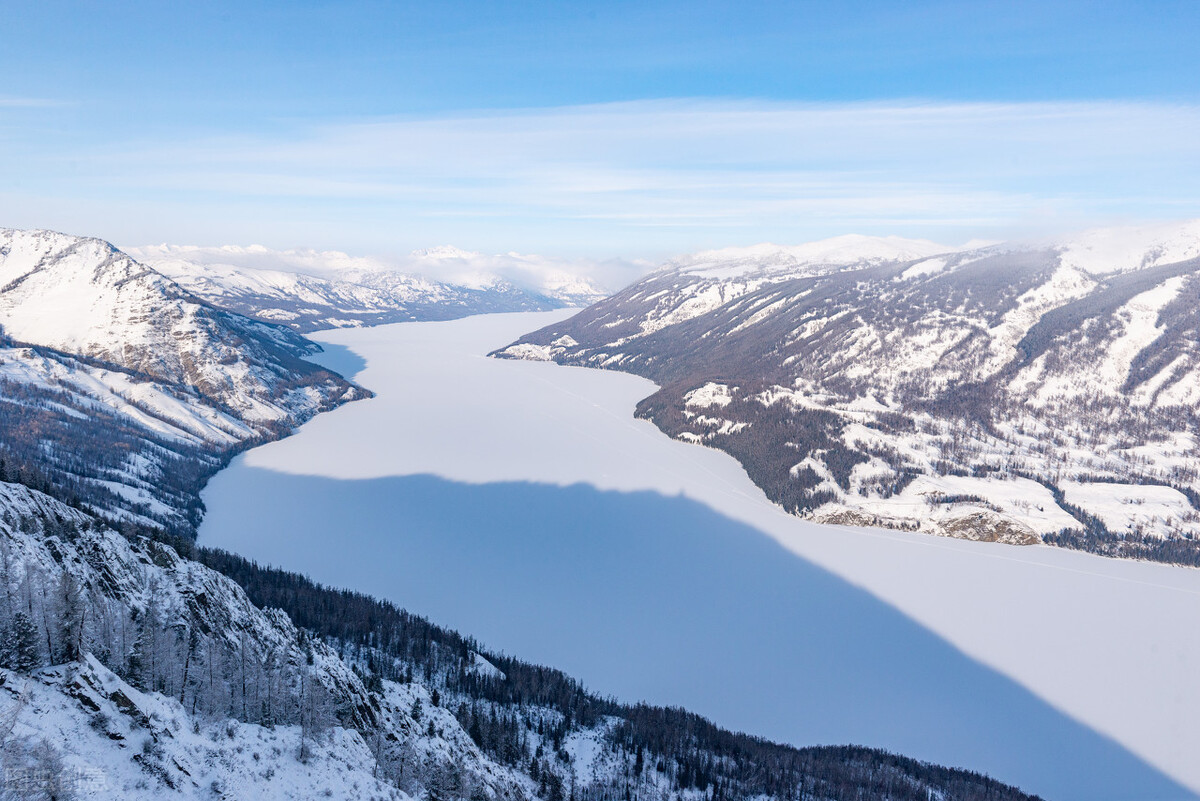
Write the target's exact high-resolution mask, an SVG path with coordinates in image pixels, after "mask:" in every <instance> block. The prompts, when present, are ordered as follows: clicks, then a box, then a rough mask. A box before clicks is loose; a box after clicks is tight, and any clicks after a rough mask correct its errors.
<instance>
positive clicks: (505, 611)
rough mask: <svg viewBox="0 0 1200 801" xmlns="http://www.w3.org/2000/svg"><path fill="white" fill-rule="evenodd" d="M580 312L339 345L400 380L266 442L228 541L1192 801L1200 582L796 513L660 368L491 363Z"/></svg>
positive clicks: (1033, 512)
mask: <svg viewBox="0 0 1200 801" xmlns="http://www.w3.org/2000/svg"><path fill="white" fill-rule="evenodd" d="M561 317H562V314H561V313H550V314H544V315H505V316H496V317H480V318H471V319H467V320H461V321H457V322H453V323H426V324H403V325H396V326H386V327H380V328H376V329H367V330H359V331H337V332H329V333H326V334H322V335H321V337H320V338H321V339H322V341H326V342H329V343H332V344H336V345H341V346H346V347H349V348H350V349H351V350H353V351H354V352H356V353H358V354H360V355H361V356H362V357H363V358H364V359H365V360H366V363H367V366H366V369H365V370H364V371H363V372H361V373H360V374H359V375H358V376H357V379H358V380H359V381H361V382H362V384H363V385H364V386H366V387H369V388H371V389H373V390H375V391H376V392H377V393H378V397H376V398H375V399H374V400H371V401H367V402H364V403H356V404H351V405H349V406H346V407H342V408H339V409H337V410H335V411H333V412H331V413H329V414H326V415H321V416H320V417H318V418H317V419H315V420H313V421H311V422H310V423H308V424H306V425H305V426H304V427H303V428H302V429H301V431H300V432H299V434H297V435H296V436H294V437H291V438H289V439H285V440H282V441H279V442H275V443H272V444H269V445H266V446H264V447H261V448H257V449H255V450H253V451H250V452H248V453H247V454H244V455H243V456H241V457H239V458H238V459H237V460H236V461H235V463H234V465H233V466H232V467H231V468H229V469H228V470H227V471H224V472H222V473H221V474H219V475H218V476H217V477H216V478H215V479H214V480H213V482H212V483H211V484H210V489H209V490H208V491H207V492H206V494H205V501H206V503H207V505H208V509H209V514H208V518H207V520H206V522H205V525H204V527H203V529H202V531H201V541H202V542H205V543H208V544H212V545H218V546H223V547H227V548H231V549H233V550H236V551H239V552H241V553H243V554H245V555H247V556H249V557H251V558H256V559H259V560H265V561H274V562H282V563H283V564H284V565H285V566H287V567H290V568H293V569H298V570H301V571H304V572H308V573H310V574H311V575H312V576H313V577H314V578H315V579H317V580H320V581H324V582H328V583H333V584H350V585H353V586H355V587H356V588H358V589H361V590H364V591H367V592H372V593H377V594H380V595H383V596H387V597H390V598H393V599H394V600H396V601H397V602H399V603H402V604H404V605H406V606H408V607H409V608H412V609H414V610H416V611H420V612H423V613H426V614H430V615H432V616H433V617H434V618H435V619H436V620H438V621H439V622H443V623H445V624H448V625H452V626H454V627H456V628H459V629H462V630H464V631H468V632H470V633H472V634H475V635H477V636H479V637H481V638H482V639H483V640H484V641H485V642H488V643H489V644H490V645H492V646H493V647H497V648H502V649H504V650H507V651H510V652H515V653H520V654H521V655H522V656H523V657H525V658H528V659H533V660H537V661H542V662H545V663H548V664H554V665H556V666H558V667H562V668H564V669H566V670H568V671H569V672H571V673H573V674H575V675H578V676H580V677H581V678H583V680H584V681H585V682H587V683H588V684H589V685H590V686H592V687H593V688H594V689H597V690H599V691H601V692H605V693H608V692H612V693H616V694H618V695H620V696H621V697H623V698H627V699H630V700H632V699H637V698H646V699H649V700H653V701H657V702H663V703H675V704H683V705H686V706H688V707H689V708H693V709H694V710H696V711H698V712H700V713H702V714H707V715H711V716H713V717H714V718H715V719H716V720H717V721H718V722H720V723H722V724H725V725H729V726H732V727H734V728H738V729H743V730H748V731H753V732H754V733H756V734H761V735H765V736H768V737H773V738H778V739H784V740H788V741H792V742H799V743H813V742H849V741H853V742H860V743H867V744H871V745H880V746H884V747H888V748H891V749H894V750H898V751H900V752H903V753H906V754H909V755H912V756H916V757H919V758H922V759H931V760H936V761H939V762H943V763H950V764H958V765H967V766H969V767H971V768H974V769H977V770H984V771H987V772H989V773H991V774H993V775H996V776H998V777H999V778H1001V779H1004V780H1006V781H1013V782H1017V783H1019V784H1021V785H1022V786H1024V787H1026V789H1028V790H1031V791H1034V792H1039V793H1043V794H1045V795H1047V796H1051V797H1055V798H1066V799H1072V798H1075V799H1093V798H1118V797H1123V798H1142V797H1150V796H1148V795H1146V794H1147V793H1158V794H1160V795H1170V794H1172V793H1174V794H1176V795H1179V794H1181V793H1183V791H1179V790H1172V791H1166V790H1162V789H1161V786H1160V785H1156V782H1158V781H1160V779H1156V778H1155V777H1156V776H1158V774H1156V773H1154V772H1153V771H1154V770H1159V771H1162V772H1164V773H1165V774H1166V775H1169V776H1171V777H1173V778H1174V779H1176V780H1178V781H1181V782H1183V783H1185V784H1186V785H1188V786H1190V787H1191V788H1192V789H1193V790H1195V789H1200V762H1197V760H1196V759H1195V758H1194V757H1195V754H1196V753H1197V751H1198V750H1200V726H1197V725H1196V720H1198V719H1200V683H1198V682H1197V681H1196V680H1195V677H1196V675H1197V674H1198V672H1200V638H1196V637H1193V636H1189V634H1188V632H1193V631H1196V630H1200V628H1198V627H1200V603H1197V601H1198V600H1200V571H1198V570H1191V569H1185V568H1178V567H1170V566H1165V565H1160V564H1146V563H1137V562H1129V561H1115V560H1109V559H1104V558H1101V557H1095V556H1091V555H1087V554H1082V553H1078V552H1071V551H1065V550H1060V549H1054V548H1048V547H1039V546H1027V547H1014V546H1006V545H1001V544H994V543H977V542H967V541H962V540H950V539H945V538H936V537H929V536H925V535H920V534H905V533H901V532H896V531H886V530H878V529H861V528H839V527H826V526H820V525H816V524H813V523H809V522H805V521H803V520H800V519H798V518H796V517H794V516H791V515H787V514H785V513H784V512H783V511H782V510H780V509H779V508H778V507H776V506H774V505H772V504H770V503H769V502H767V501H766V499H765V498H764V497H763V495H762V492H761V491H760V490H759V489H758V488H757V487H755V486H754V485H753V484H752V483H751V482H750V480H749V479H748V478H747V476H746V475H745V473H744V472H743V471H742V470H741V468H740V467H739V466H738V465H737V464H736V463H735V462H734V461H733V460H732V459H731V458H730V457H728V456H727V455H725V454H722V453H719V452H717V451H714V450H710V449H707V448H696V447H694V446H692V445H689V444H687V443H684V442H679V441H674V440H671V439H669V438H667V437H665V436H663V435H662V434H661V433H660V432H659V431H657V430H656V429H655V428H654V427H653V426H652V425H651V424H650V423H647V422H645V421H639V420H636V419H634V418H633V415H632V412H633V408H634V406H635V404H636V402H637V401H638V400H639V399H641V398H642V397H645V396H646V395H648V394H650V393H651V392H652V391H654V386H653V385H652V384H651V383H649V382H647V381H645V380H642V379H639V378H636V377H633V376H630V375H626V374H618V373H613V372H606V371H593V370H585V369H578V368H563V367H558V366H556V365H553V364H545V363H535V362H519V361H509V360H489V359H486V358H483V357H482V356H481V355H480V354H483V353H486V352H488V351H489V350H491V349H493V348H495V347H498V346H502V345H504V344H505V343H507V342H511V341H512V340H513V339H515V338H516V337H517V336H519V335H520V334H522V333H524V332H526V331H529V330H533V329H536V328H539V327H541V326H543V325H546V324H548V323H550V322H552V321H554V320H556V319H561ZM414 388H419V390H418V391H414ZM790 394H791V393H790V392H788V391H787V390H776V391H775V395H776V397H784V396H785V395H790ZM793 397H797V398H798V397H802V396H801V395H800V394H799V393H796V395H795V396H793ZM971 489H972V486H971V484H970V483H969V482H968V481H962V480H951V479H946V480H944V481H942V482H940V484H939V483H937V482H935V483H933V484H929V483H926V484H923V485H922V484H916V482H914V485H913V487H910V490H911V491H910V492H909V493H906V494H904V495H902V496H901V498H900V499H899V502H905V503H911V504H912V505H913V507H914V512H913V513H914V514H918V513H919V512H918V510H919V509H920V508H921V507H922V505H925V506H927V505H928V503H927V501H926V500H925V498H926V493H927V492H929V491H933V490H938V491H941V492H945V493H947V494H949V493H952V492H954V493H956V492H968V493H969V492H970V491H971ZM1002 489H1003V490H1004V491H1005V492H1007V493H1008V495H1007V496H1006V497H1008V498H1010V499H1011V500H1010V501H1006V503H1007V502H1011V503H1012V504H1018V503H1020V502H1022V501H1024V502H1028V503H1029V504H1030V506H1031V508H1030V509H1029V510H1027V516H1028V519H1030V520H1031V521H1032V523H1036V524H1037V525H1038V527H1039V529H1041V530H1049V529H1050V528H1052V527H1053V526H1054V525H1055V524H1056V522H1057V521H1059V520H1061V517H1059V512H1056V511H1055V509H1054V508H1053V506H1052V505H1048V504H1046V500H1047V499H1046V498H1045V497H1042V495H1044V493H1043V494H1042V495H1039V494H1038V492H1037V490H1036V489H1034V488H1032V487H1030V486H1028V485H1027V484H1021V483H1019V482H1016V481H1014V482H1008V483H1007V484H1006V485H1005V486H1004V487H1002ZM598 491H599V494H597V492H598ZM647 491H649V493H647ZM989 494H990V495H993V496H994V493H993V492H989ZM1150 502H1151V499H1149V498H1147V499H1146V503H1150ZM1156 502H1159V503H1167V501H1165V500H1163V499H1158V501H1156ZM1039 506H1040V507H1041V508H1040V509H1038V508H1036V507H1039ZM264 507H266V508H270V509H272V511H271V513H270V514H269V515H264V514H256V513H255V511H254V510H257V509H262V508H264ZM743 526H745V527H743ZM826 570H827V571H829V573H825V572H824V571H826ZM700 666H703V667H700ZM991 670H994V671H996V673H995V674H993V673H991V672H990V671H991ZM1009 680H1011V681H1012V682H1015V684H1013V685H1010V684H1008V683H1007V682H1008V681H1009ZM1100 738H1111V739H1100ZM1139 759H1140V760H1144V761H1145V764H1143V763H1141V762H1138V760H1139ZM1147 766H1149V767H1147ZM1155 786H1160V789H1158V790H1149V789H1147V788H1151V787H1155Z"/></svg>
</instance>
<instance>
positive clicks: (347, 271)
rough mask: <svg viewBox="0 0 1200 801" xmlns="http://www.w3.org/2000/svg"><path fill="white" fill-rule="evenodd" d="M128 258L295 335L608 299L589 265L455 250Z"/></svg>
mask: <svg viewBox="0 0 1200 801" xmlns="http://www.w3.org/2000/svg"><path fill="white" fill-rule="evenodd" d="M129 252H130V253H131V254H132V255H133V256H135V257H136V258H138V259H139V260H141V261H142V262H144V263H146V264H148V265H150V266H151V267H153V268H154V269H155V270H157V271H159V272H161V273H163V274H164V275H166V276H168V277H170V278H171V279H172V280H173V281H175V282H176V283H177V284H179V285H180V286H182V287H184V288H185V289H187V290H188V291H189V292H191V293H192V294H194V295H196V296H197V297H199V298H203V299H204V300H206V301H208V302H210V303H212V304H214V305H216V306H220V307H221V308H225V309H229V310H231V311H236V312H238V313H240V314H245V315H247V316H249V317H255V318H257V319H260V320H265V321H269V322H274V323H279V324H282V325H286V326H288V327H290V328H292V329H294V330H296V331H300V332H309V331H316V330H319V329H322V328H345V327H355V326H363V325H380V324H383V323H396V322H408V321H412V320H447V319H453V318H456V317H465V316H467V315H471V314H484V313H488V312H515V311H545V310H549V309H558V308H562V307H565V306H586V305H588V304H589V303H593V302H595V301H597V300H599V299H600V298H602V297H604V296H605V295H607V294H608V290H606V289H605V288H603V287H602V286H601V285H600V284H599V283H598V282H597V281H596V280H595V279H592V278H589V277H587V276H586V275H581V274H580V270H584V269H585V268H586V265H584V266H580V265H571V264H567V263H560V262H554V261H551V260H547V259H543V258H541V257H538V256H523V255H520V254H515V253H510V254H505V255H500V256H485V255H483V254H481V253H473V252H468V251H463V250H459V249H457V248H452V247H439V248H431V249H427V250H420V251H416V252H414V253H411V254H409V256H408V257H407V258H405V259H402V260H399V262H398V263H385V262H383V261H380V260H377V259H369V258H359V257H351V256H347V255H346V254H344V253H338V252H331V251H326V252H322V251H311V250H290V251H273V250H268V249H266V248H262V247H249V248H243V247H219V248H198V247H180V246H171V245H159V246H151V247H141V248H131V249H130V250H129Z"/></svg>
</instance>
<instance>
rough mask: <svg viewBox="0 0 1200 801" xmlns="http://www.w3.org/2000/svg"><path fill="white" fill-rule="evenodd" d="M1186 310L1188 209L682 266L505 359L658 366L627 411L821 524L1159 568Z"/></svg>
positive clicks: (1180, 469)
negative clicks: (1010, 235)
mask: <svg viewBox="0 0 1200 801" xmlns="http://www.w3.org/2000/svg"><path fill="white" fill-rule="evenodd" d="M939 251H940V252H939ZM1198 299H1200V222H1188V223H1183V224H1174V225H1159V226H1150V227H1143V228H1128V229H1104V230H1093V231H1087V232H1084V233H1083V234H1080V235H1078V236H1075V237H1070V238H1067V239H1064V240H1062V241H1058V242H1050V243H1038V244H1034V245H1024V244H1008V245H992V246H988V247H984V248H980V249H975V250H967V251H957V252H947V250H946V249H943V248H939V247H938V246H936V245H934V244H932V243H923V242H902V241H900V242H898V241H895V240H878V239H871V238H867V237H841V238H838V239H835V240H828V241H825V242H819V243H813V244H810V245H804V246H799V247H795V248H781V247H777V246H773V245H769V246H759V247H755V248H749V249H733V250H725V251H712V252H708V253H703V254H697V255H695V256H691V257H686V258H682V259H678V260H676V261H675V262H672V263H671V264H668V265H667V266H666V267H665V268H663V269H662V270H660V271H658V272H656V273H653V274H651V275H649V276H647V277H646V278H645V279H643V280H642V281H640V282H638V283H636V284H634V285H632V286H631V287H629V288H627V289H625V290H623V291H622V292H620V293H618V294H617V295H614V296H612V297H611V298H608V299H606V300H604V301H601V302H599V303H597V304H595V305H594V306H592V307H590V308H588V309H586V310H585V311H583V312H581V313H580V314H578V315H576V316H575V317H573V318H571V319H570V320H567V321H565V322H563V323H560V324H555V325H552V326H549V327H547V328H546V329H543V330H542V331H539V332H536V333H534V334H531V335H528V336H526V337H523V338H521V339H520V340H519V341H518V342H517V343H514V345H513V346H511V347H510V348H508V349H505V350H503V351H502V352H501V354H500V355H505V356H510V357H517V358H540V359H553V360H555V361H558V362H561V363H566V364H581V365H587V366H594V367H608V368H615V369H621V370H626V371H630V372H633V373H636V374H639V375H643V376H646V377H649V378H651V379H653V380H654V381H655V382H656V383H658V384H660V385H661V387H662V389H661V390H660V391H659V392H658V393H656V394H655V395H653V396H652V397H650V398H648V399H647V400H646V401H645V402H644V403H643V404H642V406H641V407H640V409H639V413H640V414H642V415H643V416H646V417H648V418H650V419H652V420H654V422H655V423H656V424H658V425H659V426H660V427H661V428H663V429H664V430H665V431H667V432H668V433H670V434H672V435H674V436H677V437H679V438H682V439H686V440H688V441H692V442H701V443H704V444H708V445H712V446H714V447H717V448H721V449H723V450H726V451H728V452H730V453H732V454H733V455H735V456H737V457H738V458H739V459H740V460H741V461H742V462H743V464H744V465H745V466H746V468H747V470H748V472H749V473H750V474H751V476H752V477H753V478H754V480H755V481H756V482H757V483H758V484H759V485H760V486H762V487H763V488H764V490H765V491H766V492H767V494H768V495H769V496H770V497H772V498H773V499H774V500H776V501H777V502H779V503H781V504H782V505H784V506H785V508H787V509H789V510H791V511H794V512H798V513H801V514H804V515H806V516H811V517H813V518H815V519H818V520H824V521H827V522H838V523H853V524H867V525H885V526H892V527H895V528H901V529H920V530H923V531H929V532H933V533H939V534H946V535H951V536H961V537H966V538H969V539H999V540H1003V541H1009V542H1036V541H1039V540H1042V539H1044V538H1047V537H1049V538H1051V539H1055V538H1061V537H1065V538H1066V541H1067V544H1075V545H1080V544H1083V540H1080V539H1079V538H1080V537H1081V536H1083V532H1085V531H1086V532H1088V534H1089V536H1092V537H1093V538H1100V540H1103V541H1104V543H1105V544H1104V545H1103V546H1101V545H1099V544H1097V541H1093V542H1092V543H1091V544H1090V545H1088V546H1087V547H1090V548H1093V549H1101V550H1104V549H1107V550H1108V551H1112V552H1121V553H1126V554H1128V555H1137V556H1148V557H1151V558H1157V557H1162V556H1163V555H1164V554H1168V550H1164V547H1163V546H1160V545H1158V544H1156V543H1158V542H1160V541H1161V540H1163V539H1164V538H1173V539H1179V538H1187V537H1197V536H1200V510H1198V509H1197V507H1196V504H1197V502H1198V501H1200V479H1198V478H1197V477H1198V476H1200V454H1197V453H1196V450H1195V445H1196V441H1197V436H1200V423H1198V422H1197V421H1198V419H1200V418H1197V412H1198V411H1200V378H1198V376H1200V348H1198V347H1197V342H1198V341H1200V317H1198V313H1197V308H1198V306H1197V300H1198ZM698 391H702V394H703V396H704V397H709V398H717V397H719V398H724V399H729V401H730V402H726V403H723V404H717V403H715V402H711V403H708V404H700V403H699V402H698V401H696V398H697V397H698V396H697V395H696V394H695V393H697V392H698ZM714 393H717V394H714ZM917 479H919V480H917ZM1066 482H1074V484H1073V485H1072V486H1075V485H1087V487H1089V488H1084V489H1080V488H1079V487H1075V488H1074V489H1073V491H1072V493H1071V497H1070V498H1064V496H1063V494H1062V487H1060V486H1059V485H1060V484H1061V485H1063V487H1065V486H1066ZM1114 483H1115V484H1120V485H1134V486H1137V487H1142V489H1130V488H1128V487H1124V488H1123V489H1122V492H1121V495H1120V497H1121V500H1119V501H1118V500H1116V499H1115V497H1114V493H1111V492H1107V491H1106V490H1105V487H1106V486H1108V485H1111V484H1114ZM1164 492H1168V493H1174V494H1172V495H1171V499H1172V500H1171V501H1170V502H1169V503H1166V504H1165V505H1164V503H1163V502H1161V501H1160V500H1156V499H1159V497H1160V496H1161V495H1162V494H1163V493H1164ZM1181 499H1182V500H1181ZM1130 504H1133V505H1141V506H1144V507H1145V508H1146V509H1151V508H1153V509H1154V510H1156V511H1155V512H1153V513H1146V514H1128V513H1126V509H1125V507H1128V506H1129V505H1130ZM1064 530H1065V531H1068V532H1074V533H1073V534H1063V535H1060V532H1063V531H1064ZM1130 549H1133V550H1130ZM1156 555H1157V556H1156ZM1168 555H1169V556H1170V559H1172V560H1175V561H1177V560H1178V559H1179V558H1180V557H1179V553H1178V550H1177V549H1174V548H1172V549H1169V554H1168ZM1196 558H1198V559H1200V552H1198V553H1197V554H1196ZM1192 559H1193V557H1190V556H1189V557H1186V558H1185V561H1189V563H1190V561H1191V560H1192Z"/></svg>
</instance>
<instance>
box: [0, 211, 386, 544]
mask: <svg viewBox="0 0 1200 801" xmlns="http://www.w3.org/2000/svg"><path fill="white" fill-rule="evenodd" d="M0 333H2V334H3V337H2V338H0V380H3V381H4V382H5V384H6V392H5V393H4V394H3V396H2V397H0V431H2V432H3V434H4V436H3V438H2V439H0V443H2V444H3V445H4V448H3V450H4V451H5V453H4V454H0V455H2V456H5V457H6V458H7V459H8V461H9V462H10V463H17V464H27V465H30V466H35V467H36V469H39V470H42V471H45V472H46V473H47V474H48V475H49V476H51V477H53V478H54V480H56V481H58V482H61V483H63V484H64V485H70V486H72V487H73V491H75V492H77V493H78V494H79V495H80V497H82V498H83V499H85V500H86V501H88V502H90V503H92V508H94V509H96V510H97V511H102V512H104V513H106V514H111V515H114V516H117V517H125V518H133V519H136V520H138V521H140V522H146V523H155V524H158V525H167V526H170V527H173V528H181V529H186V528H187V527H189V526H192V525H194V524H195V523H196V522H197V519H198V518H197V515H198V513H199V500H198V497H197V496H196V494H197V493H198V492H199V487H200V485H201V483H202V481H203V476H204V473H205V471H208V470H211V469H212V467H213V466H214V465H215V464H216V463H218V462H219V460H220V458H221V454H223V453H228V452H229V451H230V449H233V448H237V447H240V446H241V445H243V444H246V443H250V442H254V441H259V440H261V439H263V438H269V437H273V436H278V435H279V434H281V433H283V432H286V431H287V430H289V429H290V428H292V427H293V426H295V425H297V424H299V423H301V422H303V421H304V420H306V419H308V418H310V417H312V416H313V415H314V414H316V413H318V412H319V411H322V410H324V409H328V408H332V407H333V406H335V405H337V404H339V403H343V402H345V401H349V400H353V399H355V398H358V397H363V396H364V395H365V394H367V393H364V392H363V391H362V390H360V389H358V388H357V387H354V386H353V385H351V384H349V383H348V382H347V381H345V380H344V379H342V378H341V377H340V376H337V375H335V374H333V373H330V372H329V371H327V370H325V369H323V368H320V367H318V366H317V365H315V364H312V363H310V362H308V361H305V357H307V356H309V355H311V354H313V353H315V352H317V351H318V350H319V347H318V346H316V345H315V344H314V343H312V342H310V341H308V340H306V339H304V338H303V337H301V336H299V335H298V334H296V333H294V332H293V331H290V330H288V329H287V328H283V327H281V326H278V325H273V324H268V323H264V322H260V321H256V320H252V319H249V318H247V317H243V316H241V315H238V314H233V313H231V312H228V311H223V310H220V309H217V308H214V307H213V306H212V305H210V304H209V303H206V302H205V301H203V300H201V299H199V298H198V297H196V296H195V295H193V294H191V293H189V292H188V291H186V290H185V289H184V288H182V287H180V286H179V285H178V284H176V283H175V282H173V281H172V280H171V279H170V278H168V277H167V276H165V275H163V274H161V273H159V272H157V271H156V270H153V269H151V268H149V267H147V266H145V265H143V264H141V263H139V262H137V261H135V260H134V259H132V258H130V257H129V256H128V255H127V254H125V253H122V252H121V251H119V250H117V249H116V248H114V247H113V246H112V245H110V244H108V243H107V242H104V241H102V240H99V239H93V238H84V237H74V236H68V235H65V234H60V233H55V232H52V231H17V230H10V229H0ZM188 487H190V489H188Z"/></svg>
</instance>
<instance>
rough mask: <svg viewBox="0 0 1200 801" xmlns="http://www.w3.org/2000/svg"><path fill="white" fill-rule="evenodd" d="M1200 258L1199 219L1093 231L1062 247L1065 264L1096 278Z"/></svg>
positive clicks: (1078, 236) (1084, 232)
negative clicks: (1097, 276)
mask: <svg viewBox="0 0 1200 801" xmlns="http://www.w3.org/2000/svg"><path fill="white" fill-rule="evenodd" d="M1197 256H1200V220H1188V221H1185V222H1175V223H1156V224H1152V225H1139V226H1121V227H1107V228H1094V229H1091V230H1088V231H1083V232H1082V233H1080V234H1078V235H1076V236H1075V237H1073V238H1072V240H1071V241H1070V242H1068V243H1067V244H1066V245H1064V246H1063V247H1062V263H1063V265H1065V266H1070V267H1076V268H1078V269H1080V270H1083V271H1084V272H1087V273H1091V274H1093V275H1105V274H1109V273H1116V272H1127V271H1129V270H1137V269H1141V268H1143V267H1152V266H1154V265H1155V264H1170V263H1172V262H1177V261H1185V260H1187V259H1194V258H1196V257H1197Z"/></svg>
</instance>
